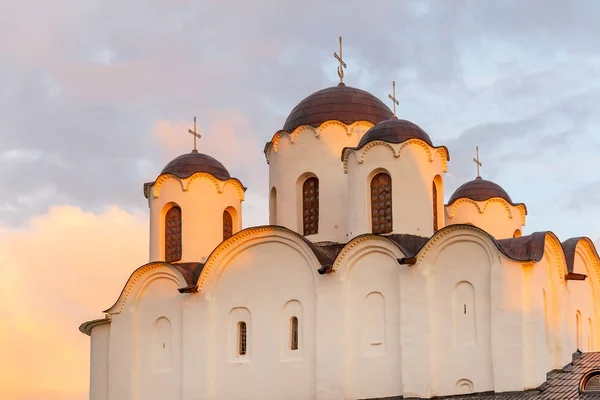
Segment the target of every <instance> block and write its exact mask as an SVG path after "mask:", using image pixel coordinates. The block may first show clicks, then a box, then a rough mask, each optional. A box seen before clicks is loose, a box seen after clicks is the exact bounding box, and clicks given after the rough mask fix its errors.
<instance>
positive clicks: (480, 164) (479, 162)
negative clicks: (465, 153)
mask: <svg viewBox="0 0 600 400" xmlns="http://www.w3.org/2000/svg"><path fill="white" fill-rule="evenodd" d="M475 152H476V154H477V158H473V161H474V162H475V164H477V177H478V178H481V176H480V175H479V167H481V166H482V165H483V163H482V162H481V161H479V146H475Z"/></svg>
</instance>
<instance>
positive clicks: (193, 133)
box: [188, 117, 202, 153]
mask: <svg viewBox="0 0 600 400" xmlns="http://www.w3.org/2000/svg"><path fill="white" fill-rule="evenodd" d="M188 132H189V133H191V134H192V135H193V136H194V150H192V153H197V152H198V150H196V138H198V139H200V138H201V137H202V136H200V134H199V133H197V132H196V117H194V130H191V129H188Z"/></svg>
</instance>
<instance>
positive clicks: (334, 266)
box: [331, 234, 402, 272]
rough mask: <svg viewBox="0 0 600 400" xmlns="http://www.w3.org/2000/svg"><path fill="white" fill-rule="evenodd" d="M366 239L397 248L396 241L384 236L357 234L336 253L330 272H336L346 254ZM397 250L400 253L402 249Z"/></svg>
mask: <svg viewBox="0 0 600 400" xmlns="http://www.w3.org/2000/svg"><path fill="white" fill-rule="evenodd" d="M366 241H383V242H386V243H388V244H390V245H392V246H394V247H395V248H397V249H398V245H397V244H396V243H394V242H392V241H391V240H390V239H388V238H386V237H385V236H379V235H371V234H367V235H361V236H358V237H356V238H354V239H352V240H351V241H349V242H348V243H346V245H345V246H344V248H343V249H342V250H341V251H340V252H339V253H338V255H337V257H336V258H335V260H334V261H333V264H332V265H331V272H336V271H337V270H338V268H339V267H340V265H341V264H342V262H343V261H344V259H345V258H346V256H347V255H348V254H349V253H351V252H352V250H353V249H354V248H355V247H356V246H357V245H359V244H360V243H363V242H366ZM398 251H399V252H400V253H402V251H401V250H400V249H398Z"/></svg>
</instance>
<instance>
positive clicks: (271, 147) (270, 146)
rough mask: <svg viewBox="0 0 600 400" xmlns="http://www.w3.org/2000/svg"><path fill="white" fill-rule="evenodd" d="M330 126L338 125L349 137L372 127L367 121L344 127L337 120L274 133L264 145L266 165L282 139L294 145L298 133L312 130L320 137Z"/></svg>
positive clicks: (344, 125)
mask: <svg viewBox="0 0 600 400" xmlns="http://www.w3.org/2000/svg"><path fill="white" fill-rule="evenodd" d="M330 125H339V126H341V127H343V128H344V129H345V130H346V134H348V135H350V134H351V133H353V132H354V130H355V129H356V128H358V127H366V128H367V129H368V128H371V127H372V126H373V123H371V122H369V121H362V120H361V121H355V122H353V123H352V124H350V125H346V124H344V123H343V122H342V121H339V120H328V121H324V122H323V123H321V124H320V125H318V126H316V127H313V126H312V125H300V126H298V127H297V128H296V129H294V130H293V131H292V132H288V131H286V130H283V129H281V130H278V131H277V132H275V134H274V135H273V137H272V138H271V140H270V141H268V142H267V143H266V144H265V149H264V153H265V156H266V158H267V164H269V163H270V158H271V153H272V152H275V153H277V151H278V150H279V141H280V140H281V138H282V137H284V136H287V137H289V138H290V141H291V143H295V142H296V138H297V137H298V134H299V132H301V131H303V130H312V131H313V132H314V133H315V136H316V137H319V136H321V133H322V131H323V130H324V129H325V128H327V127H328V126H330ZM292 138H293V139H292Z"/></svg>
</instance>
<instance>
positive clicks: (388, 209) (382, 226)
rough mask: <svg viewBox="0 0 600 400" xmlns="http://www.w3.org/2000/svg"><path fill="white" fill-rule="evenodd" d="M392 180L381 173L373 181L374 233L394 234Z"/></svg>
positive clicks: (372, 215)
mask: <svg viewBox="0 0 600 400" xmlns="http://www.w3.org/2000/svg"><path fill="white" fill-rule="evenodd" d="M392 224H393V221H392V178H391V177H390V176H389V175H388V174H386V173H385V172H381V173H379V174H377V175H375V176H374V177H373V179H371V225H372V227H373V228H372V229H373V233H389V232H392Z"/></svg>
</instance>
